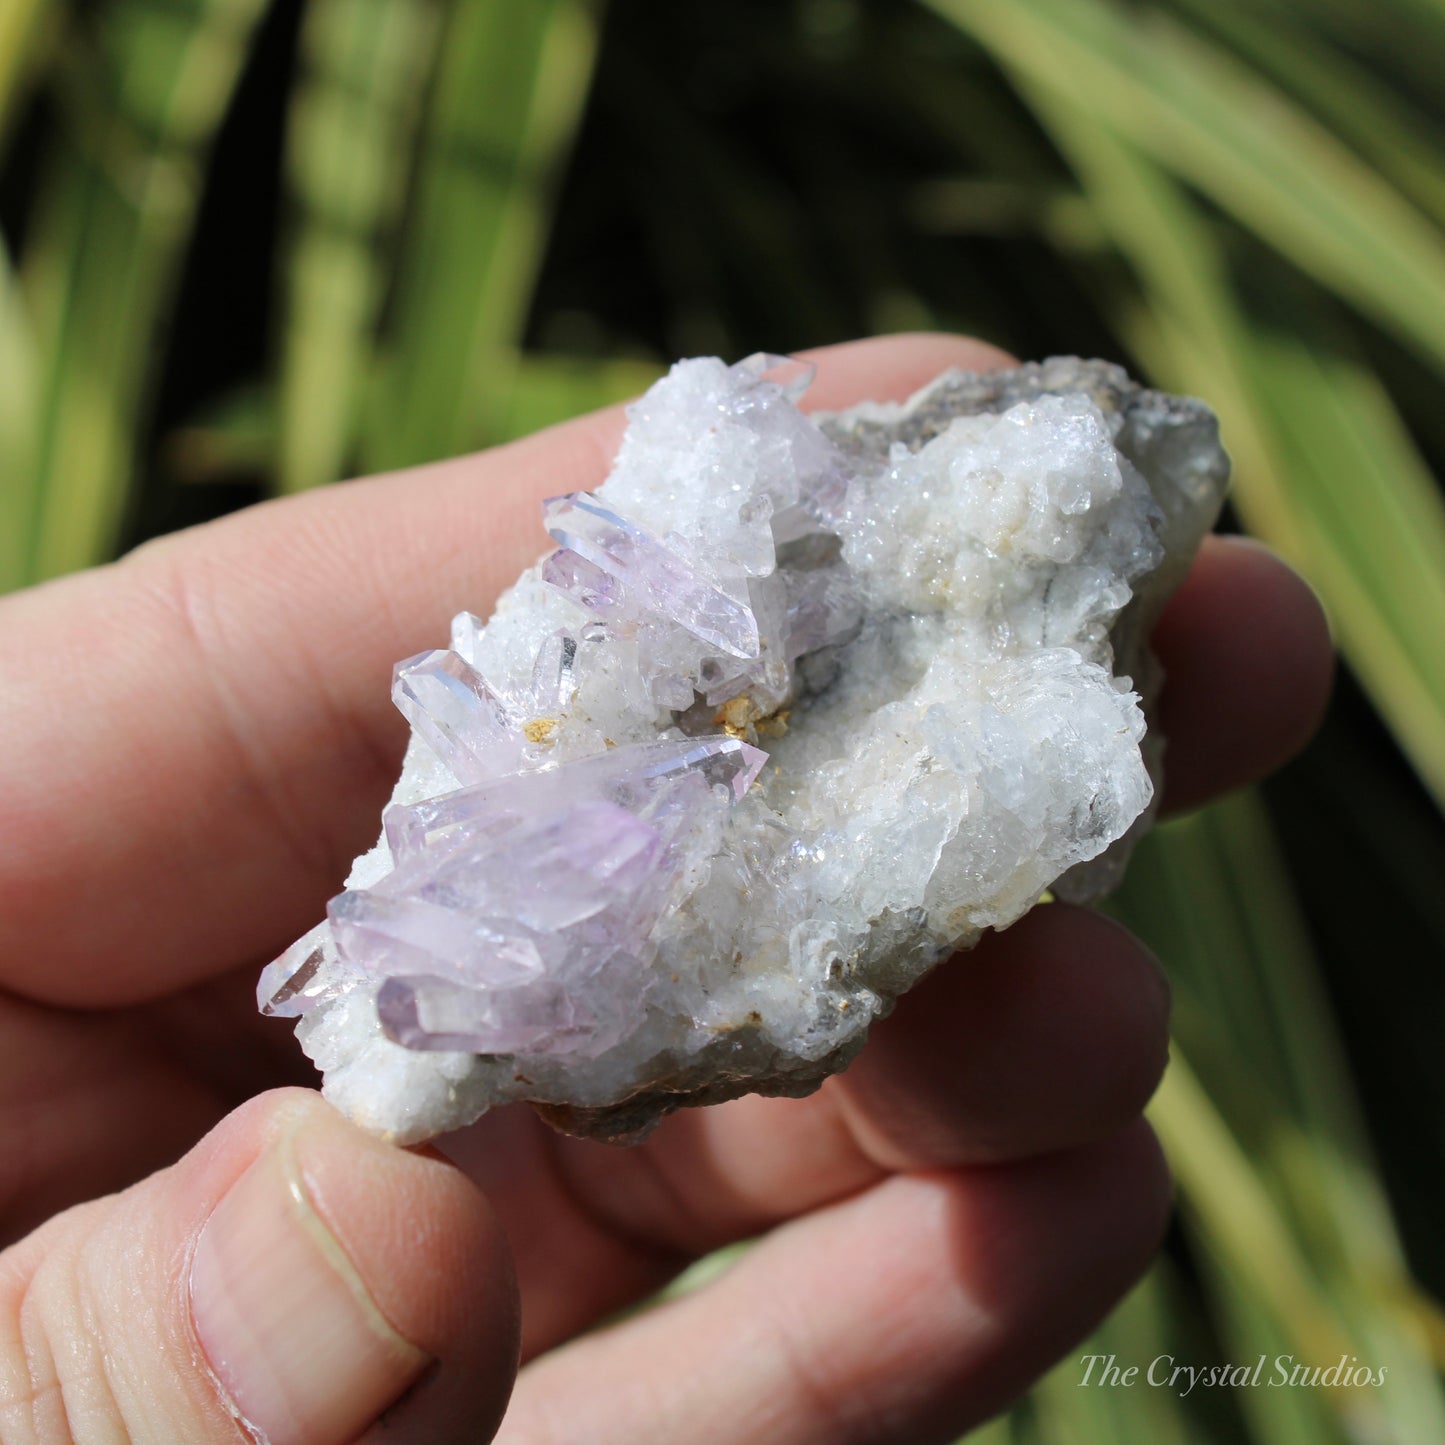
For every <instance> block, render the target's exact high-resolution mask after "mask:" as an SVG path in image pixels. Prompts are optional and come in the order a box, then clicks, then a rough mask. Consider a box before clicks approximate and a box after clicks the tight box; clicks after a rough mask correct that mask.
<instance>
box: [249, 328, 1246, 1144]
mask: <svg viewBox="0 0 1445 1445" xmlns="http://www.w3.org/2000/svg"><path fill="white" fill-rule="evenodd" d="M807 381H808V376H807V374H803V375H799V374H797V368H796V367H793V368H790V367H788V366H787V364H786V363H783V362H782V361H781V360H780V359H779V358H775V357H767V356H759V357H752V358H749V359H748V360H747V361H744V362H741V363H739V364H737V365H735V366H727V365H725V364H724V363H723V362H721V361H718V360H716V359H714V358H701V359H698V360H693V361H682V362H679V363H678V364H677V365H676V366H674V367H673V368H672V370H671V372H669V374H668V375H667V376H666V377H665V378H664V379H663V380H661V381H659V382H658V383H657V385H656V386H654V387H653V388H652V389H651V390H650V391H649V392H648V393H647V394H646V396H644V397H643V398H642V399H641V400H640V401H638V402H637V403H635V404H634V405H633V406H632V408H631V410H630V413H629V416H630V424H629V426H628V429H627V433H626V436H625V437H624V439H623V442H622V446H621V449H620V451H619V452H618V456H617V460H616V464H615V466H614V468H613V471H612V473H611V475H610V476H609V477H608V479H607V481H606V482H605V483H604V484H603V485H602V486H601V487H599V488H598V489H597V491H596V492H595V493H586V492H577V493H573V494H570V495H568V496H563V497H555V498H553V499H551V500H550V501H548V502H547V503H546V504H545V506H544V516H545V521H546V525H547V529H548V531H549V532H550V533H551V535H552V537H553V538H554V540H555V541H556V542H557V543H558V544H559V546H558V550H556V551H554V552H552V553H551V554H550V555H549V556H547V557H546V558H544V559H543V561H542V562H540V563H539V564H538V565H537V566H536V567H533V568H532V569H531V570H530V571H528V572H526V573H525V574H524V575H523V576H522V577H521V578H520V579H519V580H518V581H517V583H516V585H515V586H513V587H512V588H511V590H510V591H509V592H507V593H506V594H505V595H504V596H503V597H502V598H501V600H500V601H499V602H498V604H497V609H496V612H495V613H494V614H493V616H492V618H491V620H490V621H488V622H487V623H485V624H483V623H482V622H481V621H480V620H479V619H478V618H476V617H474V616H472V615H471V614H470V613H466V612H463V613H461V614H460V615H459V616H458V617H457V619H456V621H455V623H454V624H453V629H452V636H451V641H450V646H449V647H446V648H439V649H437V650H434V651H430V652H425V653H421V654H419V655H418V656H416V657H412V658H408V659H407V660H406V661H405V662H402V663H400V664H398V666H397V670H396V679H395V684H394V688H393V693H392V696H393V698H394V700H395V702H396V705H397V706H398V707H399V708H400V709H401V711H402V713H403V714H404V715H405V716H406V718H407V720H408V721H409V722H410V724H411V727H412V739H411V745H410V748H409V750H408V752H407V755H406V762H405V765H404V767H403V770H402V775H401V778H400V780H399V782H398V783H397V785H396V791H395V793H394V795H393V797H392V801H391V803H390V805H389V806H388V807H387V809H386V811H385V813H384V814H383V825H384V826H383V834H382V837H381V840H380V841H379V842H378V843H377V845H376V847H375V848H373V849H372V850H371V851H370V852H369V853H367V854H365V855H363V856H362V857H361V858H359V859H358V860H357V861H356V864H355V866H354V868H353V869H352V872H351V876H350V877H349V878H348V879H347V882H346V888H345V891H344V892H342V893H340V894H338V895H337V897H335V898H334V899H332V901H331V903H330V905H329V906H328V909H327V917H326V920H325V921H324V922H323V923H321V924H319V925H318V926H317V927H316V928H315V929H313V930H312V931H311V932H310V933H308V934H307V935H306V936H305V937H304V938H302V939H300V940H299V941H298V942H297V943H296V944H294V945H293V946H292V947H291V948H290V949H288V950H287V952H286V953H285V954H283V955H282V957H281V958H279V959H277V960H276V962H275V963H273V964H271V965H270V966H269V967H268V968H267V969H266V971H265V973H264V974H263V976H262V979H261V984H260V988H259V999H260V1004H261V1007H262V1009H263V1011H264V1012H266V1013H270V1014H279V1015H283V1016H286V1017H294V1018H297V1019H299V1023H298V1024H297V1034H298V1035H299V1037H300V1039H301V1043H302V1046H303V1047H304V1048H305V1050H306V1052H307V1053H308V1054H309V1055H310V1056H311V1057H312V1059H314V1060H315V1062H316V1063H317V1065H318V1066H319V1067H320V1068H321V1070H322V1071H323V1073H324V1075H325V1085H324V1091H325V1093H326V1095H327V1097H328V1098H330V1099H331V1100H332V1102H333V1103H335V1104H336V1105H337V1106H338V1107H339V1108H340V1109H342V1110H343V1111H344V1112H345V1113H346V1114H348V1115H350V1116H351V1117H352V1118H353V1119H355V1120H356V1121H357V1122H358V1123H360V1124H362V1125H364V1126H365V1127H367V1128H368V1129H372V1130H375V1131H377V1132H378V1133H381V1134H383V1135H385V1136H387V1137H389V1138H392V1139H395V1140H397V1141H400V1142H412V1141H416V1140H421V1139H426V1138H429V1137H431V1136H432V1135H435V1134H439V1133H442V1132H444V1131H446V1130H448V1129H454V1128H456V1127H458V1126H460V1125H463V1124H466V1123H468V1122H470V1121H471V1120H473V1119H475V1118H477V1117H478V1115H480V1114H482V1113H483V1112H484V1111H485V1110H487V1109H489V1108H491V1107H493V1106H494V1105H497V1104H503V1103H507V1102H510V1101H512V1100H519V1099H525V1100H530V1101H532V1102H533V1103H534V1104H536V1105H537V1106H538V1108H539V1109H540V1111H541V1112H542V1113H543V1115H544V1116H545V1117H546V1118H547V1119H548V1120H549V1121H550V1122H552V1123H553V1124H555V1125H556V1126H557V1127H559V1128H562V1129H565V1130H568V1131H569V1132H572V1133H577V1134H584V1135H589V1136H592V1137H595V1138H604V1139H617V1140H622V1139H633V1138H638V1137H640V1136H641V1135H642V1134H643V1133H645V1132H646V1131H647V1130H648V1129H649V1128H650V1127H651V1126H652V1125H653V1124H655V1123H656V1122H657V1120H658V1119H660V1118H661V1117H662V1116H663V1115H664V1114H666V1113H668V1112H669V1111H671V1110H672V1109H675V1108H678V1107H679V1106H681V1105H685V1104H708V1103H715V1102H719V1101H721V1100H724V1099H729V1098H732V1097H735V1096H736V1095H739V1094H744V1093H749V1092H756V1093H764V1094H791V1095H800V1094H806V1093H808V1092H809V1091H810V1090H813V1089H816V1088H817V1087H818V1085H819V1084H820V1083H821V1082H822V1081H823V1080H824V1079H825V1078H826V1077H827V1076H828V1075H829V1074H833V1073H836V1072H837V1071H838V1070H840V1069H842V1068H844V1067H845V1066H846V1065H847V1064H848V1062H849V1061H850V1060H851V1059H852V1058H853V1057H854V1055H855V1054H856V1053H857V1052H858V1050H859V1049H860V1048H861V1047H862V1045H863V1042H864V1039H865V1038H866V1036H867V1033H868V1029H869V1026H870V1025H871V1024H872V1022H873V1021H874V1020H875V1019H877V1018H879V1017H881V1016H882V1015H884V1014H886V1013H887V1012H888V1011H889V1010H890V1009H891V1008H892V1007H893V1004H894V1002H895V1000H896V999H897V998H898V996H899V995H900V994H902V993H903V992H905V991H906V990H907V989H909V988H911V987H912V986H913V985H914V984H915V983H917V982H918V980H919V979H920V978H921V977H922V976H923V975H924V974H925V973H927V972H928V970H929V969H931V968H932V967H933V966H934V965H935V964H937V963H938V962H939V961H940V960H942V959H944V958H946V957H947V956H948V955H949V954H950V953H951V952H953V951H954V950H956V949H959V948H967V947H968V946H969V945H971V944H973V943H974V942H976V941H977V939H978V937H979V935H980V934H981V933H982V932H983V930H985V929H987V928H1006V927H1007V926H1008V925H1009V924H1010V923H1012V922H1014V921H1015V920H1016V919H1017V918H1019V917H1020V916H1021V915H1022V914H1024V913H1025V912H1027V911H1028V909H1030V908H1031V907H1032V906H1033V905H1034V904H1035V903H1036V902H1037V901H1038V900H1039V898H1040V896H1041V895H1042V894H1043V893H1044V892H1045V891H1046V890H1052V891H1053V893H1054V894H1056V895H1057V896H1060V897H1064V898H1068V899H1073V900H1087V899H1090V898H1095V897H1097V896H1099V895H1100V894H1101V893H1103V892H1105V891H1106V890H1107V889H1108V888H1110V887H1111V886H1112V885H1113V884H1114V882H1115V881H1116V880H1117V878H1118V876H1119V874H1120V871H1121V870H1122V867H1123V864H1124V861H1125V855H1126V854H1127V852H1128V849H1129V847H1130V845H1131V844H1132V842H1133V841H1134V840H1135V839H1136V838H1137V837H1138V835H1139V834H1140V833H1141V832H1142V831H1143V830H1144V829H1145V828H1147V826H1148V823H1149V819H1150V817H1151V813H1152V808H1153V800H1154V798H1155V796H1156V795H1157V791H1158V787H1159V781H1160V766H1161V751H1162V748H1161V741H1160V739H1159V736H1158V733H1157V731H1156V730H1154V729H1153V728H1151V727H1148V726H1146V724H1147V721H1148V719H1149V718H1150V715H1151V710H1152V708H1153V705H1154V702H1155V699H1156V697H1157V694H1158V690H1159V684H1160V676H1159V670H1158V668H1157V666H1156V664H1155V662H1154V659H1153V657H1152V656H1151V654H1150V652H1149V649H1148V637H1149V633H1150V630H1151V627H1152V625H1153V622H1154V619H1155V618H1156V617H1157V616H1158V613H1159V610H1160V608H1161V607H1162V605H1163V603H1164V601H1165V599H1166V598H1167V597H1168V595H1169V594H1170V592H1171V591H1172V590H1173V589H1174V587H1175V586H1176V585H1177V584H1178V583H1179V581H1180V580H1181V579H1182V578H1183V577H1184V575H1185V573H1186V572H1187V571H1188V568H1189V566H1190V563H1191V560H1192V559H1193V556H1194V553H1195V551H1196V549H1197V548H1198V546H1199V543H1200V540H1201V538H1202V537H1203V536H1204V534H1205V532H1206V531H1207V530H1208V529H1209V527H1210V526H1211V525H1212V524H1213V522H1214V519H1215V516H1216V514H1217V512H1218V510H1219V506H1220V502H1221V499H1222V497H1223V494H1224V489H1225V484H1226V480H1227V477H1228V470H1229V464H1228V460H1227V458H1226V456H1225V454H1224V452H1223V451H1222V450H1221V449H1220V445H1219V438H1218V429H1217V426H1216V424H1215V420H1214V417H1213V416H1212V414H1211V413H1210V412H1209V411H1208V410H1207V408H1205V407H1204V406H1202V405H1200V404H1199V403H1198V402H1194V401H1187V400H1181V399H1179V398H1177V397H1170V396H1162V395H1160V394H1158V393H1156V392H1151V391H1145V390H1143V389H1141V388H1140V387H1138V386H1136V385H1135V384H1134V383H1133V382H1131V381H1130V380H1129V379H1128V377H1127V376H1126V375H1125V374H1124V372H1122V371H1121V370H1120V369H1119V368H1118V367H1115V366H1111V365H1107V364H1105V363H1103V362H1097V361H1079V360H1076V359H1072V358H1056V359H1054V360H1051V361H1046V362H1044V363H1042V364H1041V365H1029V366H1022V367H1019V368H1018V369H1017V370H1013V371H1001V372H993V373H988V374H980V375H971V374H966V373H962V372H948V373H946V374H945V375H943V376H940V377H939V378H938V379H937V380H936V381H934V382H933V383H932V384H931V385H930V386H927V387H925V388H924V389H923V390H922V391H921V392H919V393H918V395H916V396H914V397H913V398H912V399H911V400H910V401H908V402H906V403H904V404H902V405H897V404H891V403H889V404H883V403H869V404H865V405H862V406H859V407H855V408H854V409H853V410H851V411H848V412H844V413H841V414H837V415H815V416H812V417H808V416H805V415H804V414H803V413H802V412H801V411H800V410H799V409H798V406H797V402H798V399H799V396H800V395H801V392H802V390H803V389H804V388H805V387H806V385H807ZM477 500H478V505H479V506H480V507H485V505H486V499H485V498H484V497H478V499H477ZM459 600H460V599H459Z"/></svg>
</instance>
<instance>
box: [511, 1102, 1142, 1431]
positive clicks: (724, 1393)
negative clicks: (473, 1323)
mask: <svg viewBox="0 0 1445 1445" xmlns="http://www.w3.org/2000/svg"><path fill="white" fill-rule="evenodd" d="M1168 1207H1169V1190H1168V1180H1167V1174H1166V1171H1165V1169H1164V1165H1163V1162H1162V1160H1161V1158H1160V1155H1159V1152H1158V1149H1157V1146H1156V1145H1155V1144H1154V1141H1153V1138H1152V1136H1151V1135H1150V1134H1149V1131H1148V1129H1147V1127H1146V1126H1145V1125H1144V1124H1142V1123H1138V1124H1135V1125H1134V1126H1132V1127H1131V1128H1129V1129H1128V1130H1126V1131H1125V1132H1124V1133H1123V1134H1121V1135H1119V1136H1117V1137H1115V1138H1114V1139H1111V1140H1108V1141H1106V1142H1103V1143H1100V1144H1095V1145H1092V1146H1090V1147H1088V1148H1086V1149H1081V1150H1076V1151H1073V1152H1071V1153H1066V1154H1057V1155H1052V1156H1049V1157H1047V1158H1044V1159H1037V1160H1032V1161H1029V1162H1027V1163H1014V1164H1009V1165H1003V1166H995V1167H991V1168H977V1169H960V1170H951V1171H940V1172H934V1173H930V1174H920V1175H912V1176H909V1175H903V1176H898V1177H894V1178H891V1179H889V1180H887V1181H886V1182H884V1183H881V1184H879V1185H877V1186H875V1187H873V1188H871V1189H869V1190H867V1191H866V1192H865V1193H863V1194H861V1195H858V1196H856V1197H854V1198H852V1199H849V1200H847V1201H846V1202H844V1203H841V1204H839V1205H837V1206H835V1207H833V1208H832V1209H828V1210H825V1211H823V1212H821V1213H819V1214H817V1215H814V1216H811V1217H809V1218H807V1219H804V1220H800V1221H798V1222H796V1223H794V1224H791V1225H788V1226H786V1227H784V1228H782V1229H780V1230H778V1231H776V1232H775V1233H774V1234H772V1235H770V1236H769V1237H768V1238H767V1239H765V1240H764V1241H763V1242H762V1243H760V1244H759V1245H757V1246H756V1247H755V1248H754V1249H753V1250H751V1251H750V1252H749V1253H748V1254H747V1255H745V1256H744V1258H743V1259H742V1260H741V1261H740V1262H739V1263H738V1264H736V1265H735V1266H734V1267H733V1268H732V1269H731V1270H730V1271H729V1272H728V1273H727V1274H725V1275H724V1276H723V1277H722V1278H720V1279H718V1280H716V1281H715V1282H713V1283H712V1284H711V1285H709V1286H707V1287H705V1288H704V1289H702V1290H701V1291H699V1292H698V1293H696V1294H693V1295H690V1296H687V1297H685V1298H683V1299H681V1300H679V1301H676V1302H674V1303H672V1304H669V1305H666V1306H663V1307H662V1308H660V1309H656V1310H654V1311H652V1312H650V1313H648V1314H645V1315H642V1316H640V1317H638V1318H636V1319H633V1320H629V1321H627V1322H626V1323H624V1324H621V1325H618V1326H616V1327H614V1328H612V1329H610V1330H605V1331H602V1332H599V1333H597V1334H593V1335H589V1336H586V1337H584V1338H582V1339H581V1340H578V1341H576V1342H575V1343H573V1344H572V1345H570V1346H567V1347H566V1348H564V1349H562V1350H559V1351H557V1352H555V1353H554V1354H552V1355H548V1356H545V1357H544V1358H542V1359H541V1360H538V1361H536V1362H535V1363H534V1364H532V1365H530V1366H528V1367H527V1368H526V1369H525V1370H523V1372H522V1374H521V1376H520V1377H519V1380H518V1384H517V1389H516V1393H515V1396H514V1398H513V1403H512V1406H511V1408H510V1409H509V1411H508V1413H507V1417H506V1420H505V1422H504V1424H503V1427H502V1431H501V1433H500V1434H499V1435H498V1437H497V1439H498V1441H499V1442H515V1445H521V1442H524V1441H525V1442H526V1445H561V1442H564V1441H572V1440H578V1439H586V1440H588V1441H589V1442H591V1445H611V1442H619V1445H620V1442H624V1441H625V1442H628V1445H664V1442H667V1445H671V1442H673V1441H677V1440H684V1439H685V1440H687V1441H689V1442H690V1445H732V1442H734V1441H737V1440H747V1441H750V1442H754V1445H850V1442H858V1445H862V1442H865V1441H866V1442H868V1445H889V1442H900V1445H905V1442H906V1445H928V1442H931V1441H937V1442H946V1441H950V1440H953V1439H955V1438H956V1437H957V1436H958V1435H959V1434H961V1433H962V1432H963V1431H964V1430H966V1429H968V1428H970V1427H971V1426H973V1425H975V1424H977V1423H978V1422H979V1421H981V1420H983V1419H985V1418H987V1417H988V1416H989V1415H991V1414H993V1413H995V1412H996V1411H997V1410H999V1409H1001V1408H1002V1407H1003V1406H1004V1405H1005V1404H1007V1403H1008V1402H1009V1401H1010V1400H1011V1399H1013V1398H1014V1397H1015V1396H1016V1395H1017V1394H1019V1393H1020V1392H1021V1391H1022V1390H1023V1388H1024V1387H1025V1386H1026V1385H1027V1384H1028V1383H1029V1382H1030V1381H1031V1380H1032V1379H1033V1378H1034V1377H1035V1376H1037V1375H1038V1374H1040V1373H1042V1371H1043V1370H1044V1369H1045V1368H1046V1367H1047V1366H1048V1365H1049V1364H1050V1363H1052V1362H1053V1361H1054V1360H1055V1359H1057V1358H1058V1357H1059V1356H1060V1355H1061V1354H1062V1353H1063V1352H1064V1351H1065V1350H1067V1349H1068V1348H1069V1347H1070V1346H1071V1345H1072V1344H1073V1343H1074V1342H1075V1341H1077V1340H1079V1339H1080V1338H1082V1337H1083V1336H1084V1335H1085V1334H1086V1333H1087V1332H1088V1330H1089V1329H1090V1328H1091V1327H1092V1326H1093V1325H1094V1324H1095V1323H1096V1322H1097V1321H1098V1320H1099V1319H1100V1318H1101V1317H1102V1316H1103V1314H1104V1313H1105V1312H1106V1311H1107V1310H1108V1308H1109V1307H1110V1306H1111V1305H1112V1304H1113V1303H1114V1301H1115V1300H1117V1299H1118V1298H1119V1297H1120V1296H1121V1295H1122V1294H1123V1293H1124V1292H1125V1290H1127V1289H1128V1287H1129V1286H1130V1285H1131V1284H1132V1283H1133V1282H1134V1280H1135V1279H1136V1278H1137V1277H1138V1276H1139V1274H1140V1273H1141V1272H1142V1271H1143V1269H1144V1268H1145V1266H1146V1264H1147V1262H1148V1260H1149V1258H1150V1256H1151V1254H1152V1253H1153V1250H1154V1249H1155V1247H1156V1246H1157V1244H1158V1241H1159V1238H1160V1236H1161V1234H1162V1232H1163V1229H1164V1224H1165V1220H1166V1217H1167V1214H1168ZM604 1395H605V1398H606V1400H607V1403H608V1409H607V1411H606V1412H605V1413H603V1412H601V1411H599V1410H598V1409H597V1402H598V1400H599V1399H600V1398H602V1397H603V1396H604Z"/></svg>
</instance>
